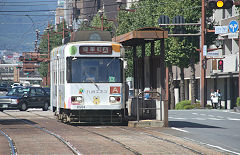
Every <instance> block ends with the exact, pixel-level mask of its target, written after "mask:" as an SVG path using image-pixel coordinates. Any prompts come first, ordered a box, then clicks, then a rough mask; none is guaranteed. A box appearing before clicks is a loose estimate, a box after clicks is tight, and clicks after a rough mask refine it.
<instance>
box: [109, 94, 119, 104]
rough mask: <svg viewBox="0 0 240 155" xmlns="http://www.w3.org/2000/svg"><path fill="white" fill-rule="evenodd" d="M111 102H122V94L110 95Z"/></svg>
mask: <svg viewBox="0 0 240 155" xmlns="http://www.w3.org/2000/svg"><path fill="white" fill-rule="evenodd" d="M109 102H110V103H120V102H121V96H110V97H109Z"/></svg>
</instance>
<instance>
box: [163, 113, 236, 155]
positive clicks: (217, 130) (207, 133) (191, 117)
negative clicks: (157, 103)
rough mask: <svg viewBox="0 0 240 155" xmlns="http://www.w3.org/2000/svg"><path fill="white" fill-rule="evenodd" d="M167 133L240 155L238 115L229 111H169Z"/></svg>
mask: <svg viewBox="0 0 240 155" xmlns="http://www.w3.org/2000/svg"><path fill="white" fill-rule="evenodd" d="M169 126H170V127H171V128H172V129H174V130H176V131H177V132H174V131H171V130H168V131H166V132H167V133H170V134H174V135H176V136H179V137H182V138H185V139H188V140H192V141H194V142H198V143H201V144H203V145H206V146H210V147H214V148H217V149H220V150H223V151H226V152H229V153H231V154H239V155H240V113H235V112H231V111H229V110H217V109H214V110H170V111H169Z"/></svg>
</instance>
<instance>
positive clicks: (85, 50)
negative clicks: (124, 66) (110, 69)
mask: <svg viewBox="0 0 240 155" xmlns="http://www.w3.org/2000/svg"><path fill="white" fill-rule="evenodd" d="M79 51H80V54H106V55H109V54H112V46H80V48H79Z"/></svg>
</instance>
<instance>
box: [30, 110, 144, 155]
mask: <svg viewBox="0 0 240 155" xmlns="http://www.w3.org/2000/svg"><path fill="white" fill-rule="evenodd" d="M31 113H32V112H31ZM33 114H35V113H33ZM35 115H37V116H40V117H44V118H48V119H53V118H49V117H46V116H42V115H40V114H35ZM54 120H55V119H54ZM72 126H73V127H76V128H78V129H82V130H84V131H87V132H89V133H92V134H95V135H98V136H100V137H103V138H106V139H107V140H110V141H113V142H115V143H117V144H119V145H121V146H122V147H123V148H125V149H127V150H128V151H130V152H132V153H134V154H136V155H142V154H141V153H139V152H137V151H136V150H134V149H132V148H131V147H129V146H127V145H125V144H123V143H121V142H119V141H117V140H115V139H113V138H110V137H107V136H105V135H102V134H100V133H97V132H94V131H90V130H87V129H84V128H81V127H78V126H75V125H72Z"/></svg>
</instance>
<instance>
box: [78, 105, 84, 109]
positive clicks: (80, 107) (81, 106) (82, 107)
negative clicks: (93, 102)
mask: <svg viewBox="0 0 240 155" xmlns="http://www.w3.org/2000/svg"><path fill="white" fill-rule="evenodd" d="M84 108H85V105H77V109H84Z"/></svg>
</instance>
